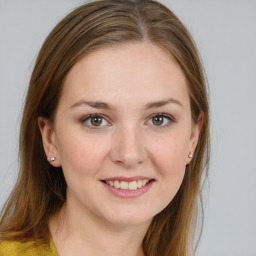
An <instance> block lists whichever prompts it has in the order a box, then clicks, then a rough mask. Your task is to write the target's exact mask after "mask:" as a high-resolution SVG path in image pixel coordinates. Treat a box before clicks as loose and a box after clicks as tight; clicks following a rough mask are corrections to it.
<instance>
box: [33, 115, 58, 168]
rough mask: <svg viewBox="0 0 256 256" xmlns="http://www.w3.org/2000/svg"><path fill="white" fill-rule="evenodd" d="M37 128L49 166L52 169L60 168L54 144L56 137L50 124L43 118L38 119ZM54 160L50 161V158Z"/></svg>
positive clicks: (56, 147) (55, 144) (56, 148)
mask: <svg viewBox="0 0 256 256" xmlns="http://www.w3.org/2000/svg"><path fill="white" fill-rule="evenodd" d="M37 121H38V126H39V129H40V132H41V135H42V141H43V146H44V152H45V154H46V157H47V159H48V161H49V162H50V164H51V165H52V166H54V167H60V166H61V163H60V157H59V150H58V146H57V143H56V135H55V131H54V128H53V125H52V123H51V122H50V121H49V120H48V119H47V118H44V117H39V118H38V120H37ZM53 157H54V158H55V159H54V160H53V161H51V158H53Z"/></svg>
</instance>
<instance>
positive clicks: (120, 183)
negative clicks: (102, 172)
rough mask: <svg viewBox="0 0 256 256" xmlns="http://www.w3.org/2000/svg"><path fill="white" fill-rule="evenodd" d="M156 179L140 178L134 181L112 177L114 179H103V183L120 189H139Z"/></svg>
mask: <svg viewBox="0 0 256 256" xmlns="http://www.w3.org/2000/svg"><path fill="white" fill-rule="evenodd" d="M154 181H155V180H154V179H138V180H132V181H125V180H120V179H112V180H102V182H103V183H105V184H106V185H108V186H110V187H113V188H116V189H119V190H131V191H134V190H139V189H142V188H143V187H145V186H147V185H149V184H150V183H153V182H154Z"/></svg>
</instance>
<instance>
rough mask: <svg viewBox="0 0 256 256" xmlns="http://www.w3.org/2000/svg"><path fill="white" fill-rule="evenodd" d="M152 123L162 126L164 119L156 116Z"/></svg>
mask: <svg viewBox="0 0 256 256" xmlns="http://www.w3.org/2000/svg"><path fill="white" fill-rule="evenodd" d="M152 122H153V124H154V125H156V126H159V125H162V124H163V123H164V117H162V116H154V117H153V118H152Z"/></svg>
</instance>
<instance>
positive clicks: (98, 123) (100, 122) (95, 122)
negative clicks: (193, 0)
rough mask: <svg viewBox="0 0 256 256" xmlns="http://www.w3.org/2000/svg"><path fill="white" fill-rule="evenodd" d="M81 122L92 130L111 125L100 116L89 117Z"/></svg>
mask: <svg viewBox="0 0 256 256" xmlns="http://www.w3.org/2000/svg"><path fill="white" fill-rule="evenodd" d="M81 122H82V123H84V124H85V125H86V126H87V127H89V128H91V129H95V128H96V129H97V128H98V127H102V126H106V125H109V123H108V122H107V120H106V119H105V118H104V117H103V116H102V115H99V114H93V115H88V116H86V117H84V118H82V120H81Z"/></svg>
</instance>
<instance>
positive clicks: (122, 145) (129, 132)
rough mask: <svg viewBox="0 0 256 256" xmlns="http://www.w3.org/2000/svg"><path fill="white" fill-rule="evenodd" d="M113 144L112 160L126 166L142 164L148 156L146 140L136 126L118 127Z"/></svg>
mask: <svg viewBox="0 0 256 256" xmlns="http://www.w3.org/2000/svg"><path fill="white" fill-rule="evenodd" d="M111 144H112V145H111V151H110V157H111V160H112V161H113V162H115V163H117V164H119V165H122V166H124V167H125V168H132V167H135V166H136V165H140V164H142V163H143V162H145V160H146V158H147V150H146V147H145V146H146V145H145V140H144V138H143V135H142V134H141V133H140V132H139V129H136V128H135V127H125V128H121V127H120V128H119V129H117V130H116V131H115V134H114V135H113V140H112V143H111Z"/></svg>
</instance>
